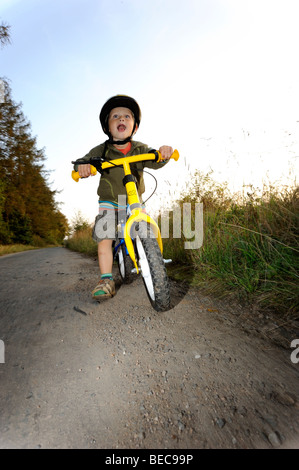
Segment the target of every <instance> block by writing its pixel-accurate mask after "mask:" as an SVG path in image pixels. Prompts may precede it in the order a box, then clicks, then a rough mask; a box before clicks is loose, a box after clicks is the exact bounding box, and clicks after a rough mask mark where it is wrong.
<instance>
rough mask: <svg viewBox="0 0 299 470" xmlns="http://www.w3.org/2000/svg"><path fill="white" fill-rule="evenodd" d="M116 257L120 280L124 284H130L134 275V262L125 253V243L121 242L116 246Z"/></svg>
mask: <svg viewBox="0 0 299 470" xmlns="http://www.w3.org/2000/svg"><path fill="white" fill-rule="evenodd" d="M116 258H117V264H118V270H119V274H120V277H121V280H122V282H123V283H124V284H130V283H131V282H132V281H133V280H134V278H135V277H136V275H134V273H132V269H133V268H134V263H133V261H132V260H131V258H130V256H129V255H128V254H127V250H126V245H125V244H124V243H122V244H121V245H120V246H119V247H118V251H117V256H116Z"/></svg>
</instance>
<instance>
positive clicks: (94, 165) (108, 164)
mask: <svg viewBox="0 0 299 470" xmlns="http://www.w3.org/2000/svg"><path fill="white" fill-rule="evenodd" d="M179 156H180V155H179V152H178V151H177V150H174V152H173V154H172V155H171V157H170V158H173V159H174V160H175V161H177V160H178V159H179ZM151 160H155V161H156V162H158V163H159V162H161V161H164V160H162V156H161V153H160V152H158V151H156V150H155V151H154V153H143V154H141V155H131V156H130V157H121V158H116V159H115V160H111V161H105V160H103V159H102V158H97V157H93V158H90V159H89V160H80V159H79V160H76V161H74V162H72V163H73V164H77V165H86V164H90V166H91V174H92V175H96V174H97V170H99V171H101V170H106V169H107V168H112V167H114V166H122V165H124V164H130V163H136V162H142V161H151ZM72 178H73V180H74V181H76V183H77V182H78V181H79V179H80V178H81V177H80V175H79V172H78V171H75V170H73V171H72Z"/></svg>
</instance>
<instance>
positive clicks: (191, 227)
mask: <svg viewBox="0 0 299 470" xmlns="http://www.w3.org/2000/svg"><path fill="white" fill-rule="evenodd" d="M121 199H122V197H121V196H120V197H119V200H118V204H119V207H125V205H124V204H121V202H125V201H122V200H121ZM171 213H172V215H171ZM125 218H126V216H125V214H124V211H122V212H121V211H115V210H113V208H111V209H109V208H107V209H101V211H100V214H99V215H98V217H97V219H96V222H95V226H94V235H93V237H94V239H96V240H97V241H100V240H102V239H105V238H111V239H113V238H114V236H115V226H116V225H118V227H120V226H121V225H124V223H125V220H124V219H125ZM160 226H161V230H160V231H161V237H162V238H169V237H170V236H172V237H173V238H182V237H183V238H184V240H185V241H184V248H185V249H186V250H195V249H198V248H200V247H201V246H202V244H203V204H202V203H201V202H196V203H195V204H191V203H189V202H185V203H183V205H182V207H181V206H179V205H177V206H175V207H174V208H173V209H171V210H165V211H164V212H163V214H162V215H161V223H160ZM170 230H172V233H170ZM119 235H120V234H119ZM150 236H153V237H154V234H153V233H152V234H150ZM133 238H134V235H133Z"/></svg>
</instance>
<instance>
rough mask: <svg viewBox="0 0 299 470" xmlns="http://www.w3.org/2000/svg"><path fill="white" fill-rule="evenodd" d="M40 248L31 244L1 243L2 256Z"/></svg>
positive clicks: (0, 252) (0, 254) (0, 253)
mask: <svg viewBox="0 0 299 470" xmlns="http://www.w3.org/2000/svg"><path fill="white" fill-rule="evenodd" d="M38 248H39V247H34V246H31V245H0V256H3V255H9V254H11V253H19V252H21V251H28V250H36V249H38Z"/></svg>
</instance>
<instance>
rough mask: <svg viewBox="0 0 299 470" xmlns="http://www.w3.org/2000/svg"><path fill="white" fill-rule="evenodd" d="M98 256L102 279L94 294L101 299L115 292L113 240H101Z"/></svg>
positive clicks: (98, 299)
mask: <svg viewBox="0 0 299 470" xmlns="http://www.w3.org/2000/svg"><path fill="white" fill-rule="evenodd" d="M98 258H99V267H100V271H101V279H100V281H99V282H98V284H97V286H96V287H95V288H94V290H93V291H92V296H93V298H94V299H95V300H97V301H101V300H103V299H107V298H110V297H113V295H114V294H115V282H114V280H113V277H112V266H113V253H112V240H108V239H106V240H101V241H100V242H99V243H98Z"/></svg>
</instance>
